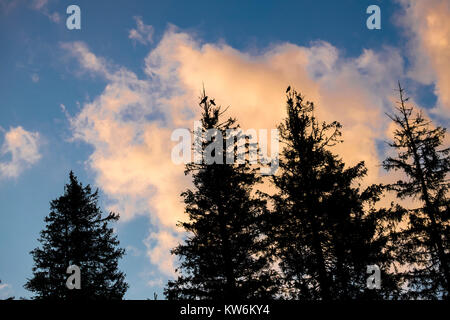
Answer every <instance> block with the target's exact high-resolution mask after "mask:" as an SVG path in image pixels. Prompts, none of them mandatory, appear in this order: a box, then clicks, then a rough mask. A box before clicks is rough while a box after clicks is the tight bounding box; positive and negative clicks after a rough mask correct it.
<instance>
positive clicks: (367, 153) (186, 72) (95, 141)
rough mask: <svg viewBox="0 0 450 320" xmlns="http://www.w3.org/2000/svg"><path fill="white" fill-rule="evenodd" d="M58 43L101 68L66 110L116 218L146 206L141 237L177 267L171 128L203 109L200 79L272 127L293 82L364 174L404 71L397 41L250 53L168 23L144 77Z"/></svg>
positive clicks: (177, 179)
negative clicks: (334, 125)
mask: <svg viewBox="0 0 450 320" xmlns="http://www.w3.org/2000/svg"><path fill="white" fill-rule="evenodd" d="M62 48H63V49H65V50H66V51H67V52H69V53H70V54H72V55H73V56H74V58H75V59H78V61H79V63H80V65H81V67H82V69H83V70H84V71H86V72H89V73H92V74H95V75H98V76H101V77H103V78H104V79H105V80H106V81H107V85H106V87H105V89H104V90H103V92H102V93H101V94H100V95H99V96H98V97H96V98H95V99H93V100H92V101H88V102H86V103H85V104H84V105H83V107H82V110H81V111H80V113H79V114H77V115H76V116H75V117H73V118H71V119H70V122H71V126H72V130H73V136H74V138H75V139H79V140H82V141H85V142H86V143H88V144H90V145H92V146H93V147H94V151H93V153H92V154H91V156H90V157H89V160H88V162H87V163H88V165H89V167H90V169H91V170H93V171H94V172H95V174H96V183H97V185H99V186H100V187H101V188H102V189H103V191H104V192H105V193H106V194H107V195H108V197H109V199H110V200H111V202H110V208H109V209H111V210H114V211H116V212H119V213H120V214H121V217H122V220H125V221H126V220H130V219H132V218H134V217H135V216H137V215H148V216H149V218H150V220H151V222H152V224H153V228H152V231H150V235H149V236H148V238H147V239H145V241H144V243H145V244H146V246H147V255H148V256H149V259H150V261H151V262H152V263H153V264H155V265H157V266H158V267H159V268H160V271H161V272H162V273H163V274H165V275H168V276H173V274H174V258H173V257H172V256H171V255H170V252H169V251H170V249H171V248H173V247H174V245H175V244H176V243H178V241H179V239H180V238H181V236H182V234H181V233H180V232H181V230H179V229H177V228H176V227H175V225H176V223H177V221H180V220H184V219H185V218H186V217H185V215H184V207H183V202H182V199H181V197H180V193H181V192H182V191H183V190H184V189H186V188H187V187H188V186H189V185H190V179H189V177H186V176H185V175H184V168H183V166H182V165H174V164H173V163H172V161H171V149H172V147H173V145H174V144H175V143H173V142H171V140H170V135H171V132H172V131H173V130H174V129H175V128H180V127H184V128H192V125H193V120H194V119H196V118H198V116H199V108H198V96H199V95H200V90H201V87H202V83H205V86H206V89H207V92H208V94H209V95H210V96H213V97H215V98H216V102H219V103H223V104H226V105H231V108H230V109H229V115H231V116H236V117H237V118H238V120H239V123H241V124H242V127H243V128H244V129H246V128H255V129H259V128H261V129H271V128H275V127H276V125H277V124H278V123H279V122H280V121H281V120H282V119H283V118H284V116H285V114H284V113H285V108H284V105H285V96H284V90H285V88H286V87H287V85H289V84H290V85H292V86H294V87H296V88H297V89H299V90H300V91H301V92H302V93H303V94H306V97H307V99H308V100H312V101H314V102H315V103H316V105H318V106H319V107H318V110H317V112H318V115H319V117H320V118H321V119H323V120H327V121H332V120H339V121H341V122H342V123H343V125H344V139H345V143H344V144H342V145H341V146H339V147H337V148H336V152H338V153H339V154H340V155H342V156H343V157H344V160H345V161H346V162H347V164H348V165H352V164H355V163H356V162H358V161H360V160H365V161H366V163H367V165H368V167H369V177H368V179H367V180H366V184H368V183H372V182H378V181H379V180H380V179H381V178H383V179H386V178H388V176H383V173H382V172H381V171H380V166H379V164H380V161H381V159H380V155H379V154H378V153H377V148H376V142H377V139H382V138H383V137H385V134H386V130H387V124H388V121H387V120H386V119H385V115H384V111H387V110H389V111H390V110H391V102H392V100H393V98H392V94H393V93H394V92H393V90H392V89H393V88H394V87H395V84H396V81H397V79H399V78H400V77H401V75H402V73H403V59H402V57H401V56H400V54H399V52H398V51H397V50H396V49H393V48H385V49H383V50H382V51H380V52H375V51H373V50H364V51H363V52H362V54H361V55H360V56H359V57H356V58H352V59H348V58H345V57H343V56H342V55H341V53H340V51H339V50H338V49H337V48H336V47H334V46H332V45H331V44H329V43H326V42H315V43H312V44H311V45H310V46H308V47H301V46H297V45H295V44H291V43H283V44H278V45H274V46H272V47H269V48H267V49H266V50H264V51H263V52H261V53H260V54H256V55H252V54H249V53H246V52H242V51H239V50H236V49H234V48H232V47H230V46H228V45H226V44H223V43H222V44H214V43H204V44H203V43H202V42H201V41H199V40H196V39H194V38H193V37H191V36H190V35H189V34H187V33H184V32H179V31H177V30H176V28H175V27H170V28H169V29H168V30H167V31H166V33H165V35H164V36H163V38H162V40H161V41H160V42H159V43H158V44H157V46H156V47H155V48H154V49H153V50H151V51H150V53H149V54H148V56H147V57H146V59H145V74H146V76H145V77H144V78H143V79H139V78H138V77H137V75H136V74H135V73H134V72H132V71H130V70H127V69H126V68H123V67H118V66H114V65H112V64H108V63H107V62H106V60H105V59H104V58H102V57H97V56H96V55H95V54H94V53H92V52H91V51H90V50H89V48H88V47H87V46H86V45H85V44H84V43H82V42H75V43H64V44H62Z"/></svg>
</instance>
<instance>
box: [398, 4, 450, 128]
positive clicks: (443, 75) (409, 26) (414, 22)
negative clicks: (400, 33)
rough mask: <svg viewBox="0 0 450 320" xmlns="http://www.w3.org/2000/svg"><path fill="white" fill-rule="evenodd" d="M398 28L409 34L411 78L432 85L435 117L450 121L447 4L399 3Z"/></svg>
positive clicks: (449, 12) (449, 16) (449, 9)
mask: <svg viewBox="0 0 450 320" xmlns="http://www.w3.org/2000/svg"><path fill="white" fill-rule="evenodd" d="M399 2H400V3H401V4H402V6H403V9H404V13H403V14H402V15H401V16H400V17H401V24H402V25H403V27H404V28H405V30H407V32H408V33H409V36H410V37H411V41H410V44H409V54H410V55H411V57H412V58H413V63H414V65H413V68H412V70H411V72H410V76H411V77H413V78H414V79H415V80H417V81H419V82H423V83H426V84H431V83H433V84H434V85H435V93H436V95H437V97H438V105H437V107H436V108H435V109H434V110H433V112H434V113H435V114H438V115H440V116H445V117H446V118H447V119H448V118H450V90H449V88H450V1H448V0H399Z"/></svg>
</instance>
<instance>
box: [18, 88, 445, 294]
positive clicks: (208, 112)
mask: <svg viewBox="0 0 450 320" xmlns="http://www.w3.org/2000/svg"><path fill="white" fill-rule="evenodd" d="M398 94H399V99H400V101H399V102H398V105H397V106H395V108H394V109H393V110H394V111H393V113H392V114H387V115H386V121H391V122H392V125H393V126H394V127H395V129H394V135H393V140H392V141H389V142H388V146H389V155H390V156H389V157H387V158H386V159H385V160H384V161H383V162H382V163H380V166H382V167H383V168H384V169H385V170H387V171H397V172H399V173H400V175H401V176H402V179H401V180H399V181H396V182H394V183H392V184H382V183H378V184H373V185H369V186H367V187H362V185H363V181H364V178H365V176H366V175H367V168H366V166H365V163H364V159H360V160H361V161H360V162H359V163H357V164H356V165H354V166H346V165H345V163H344V161H343V159H342V158H341V157H340V156H339V154H336V153H335V152H334V151H333V147H334V146H335V145H336V144H339V143H341V142H342V139H341V138H342V135H341V132H342V131H343V130H345V128H342V126H341V124H340V123H339V122H337V121H333V122H331V123H327V122H323V121H322V120H321V119H318V118H317V117H316V114H317V112H315V111H316V110H317V108H320V106H316V105H315V104H314V102H311V101H307V100H306V97H305V96H304V95H302V94H301V93H299V92H297V91H296V90H295V89H294V88H293V87H291V86H288V87H287V90H286V105H285V108H286V116H285V119H284V120H283V121H282V122H281V123H280V124H279V126H278V130H279V132H280V143H281V146H282V147H281V154H280V159H279V169H278V171H277V173H276V174H275V175H273V176H261V175H259V174H258V171H257V168H256V167H257V166H255V165H251V164H250V163H249V161H248V159H246V160H245V162H244V163H232V164H230V163H226V161H222V162H223V164H218V163H213V164H206V163H189V164H187V165H186V168H185V174H187V175H189V176H190V177H192V182H193V184H192V187H191V188H189V189H187V190H185V191H184V192H183V193H182V194H181V198H182V199H183V201H184V204H185V214H186V216H187V220H186V221H185V222H179V224H178V227H179V228H180V230H181V231H185V232H186V233H187V237H186V238H185V239H184V241H183V242H182V243H181V244H179V245H178V246H177V247H175V248H173V250H172V254H173V255H176V257H177V258H178V262H179V264H178V268H177V270H176V271H177V272H178V276H177V277H176V279H174V280H170V281H168V283H167V284H166V286H165V289H164V294H165V297H166V298H167V299H168V300H185V299H187V300H248V299H281V300H284V299H287V300H303V301H311V300H313V301H315V300H321V301H329V300H397V299H449V291H450V256H449V255H450V239H449V235H450V232H449V231H450V230H449V228H450V223H449V212H450V210H449V199H448V190H449V185H450V182H449V179H448V173H449V167H450V148H448V147H447V148H446V147H445V146H444V139H445V134H446V128H442V127H436V126H434V125H433V124H432V123H431V121H430V120H428V119H427V118H426V117H425V116H424V115H423V114H422V113H421V112H420V111H419V110H418V109H415V108H414V107H412V106H410V105H409V104H408V98H407V97H406V96H405V95H406V94H405V91H404V89H403V88H402V87H401V85H400V83H399V84H398ZM199 107H200V108H201V119H199V120H201V122H202V127H203V130H205V131H206V130H208V129H216V130H217V131H219V132H221V133H223V137H226V134H225V133H226V131H227V130H228V129H235V128H238V127H239V125H238V119H234V118H229V117H227V115H226V111H227V110H226V109H225V110H224V109H222V108H221V106H220V105H219V103H218V102H216V101H215V100H214V99H212V98H210V97H208V96H207V95H206V93H205V92H204V91H203V94H202V96H201V97H200V98H199ZM213 142H214V139H211V141H203V143H202V145H201V149H202V150H201V151H204V150H205V149H206V148H207V146H208V145H209V144H210V143H213ZM222 143H223V146H224V148H225V146H226V145H227V138H225V139H224V140H223V142H222ZM231 145H232V146H233V150H234V152H235V153H236V152H237V150H238V148H237V142H236V141H234V140H233V142H231ZM246 147H247V148H248V147H249V145H248V143H247V144H246ZM223 156H224V157H225V155H223ZM166 161H170V159H166ZM262 182H264V183H267V184H270V185H271V186H272V187H273V188H274V190H275V192H274V194H271V195H269V194H266V193H263V192H261V191H259V190H258V184H260V183H262ZM156 183H157V182H156ZM386 194H393V195H394V196H395V197H396V199H397V200H396V201H392V202H391V203H390V204H389V205H388V206H387V207H385V206H383V205H381V201H380V200H381V199H382V197H383V196H385V195H386ZM412 199H413V200H414V203H415V204H417V203H418V204H419V205H418V206H416V207H413V208H410V207H405V206H402V203H404V200H412ZM118 219H119V215H118V214H115V213H109V214H108V215H105V214H104V213H103V212H102V211H101V209H100V207H99V206H98V192H97V191H92V190H91V187H90V186H89V185H87V186H83V184H82V183H81V182H79V181H78V179H77V177H76V176H75V174H74V173H73V172H70V174H69V183H68V184H67V185H66V186H65V188H64V194H63V195H62V196H61V197H59V198H57V199H55V200H53V201H51V203H50V213H49V215H48V216H47V217H46V218H45V223H46V225H45V229H44V230H42V231H41V233H40V238H39V242H40V246H39V247H38V248H36V249H34V250H33V251H32V252H31V255H32V257H33V260H34V266H33V269H32V272H33V275H32V277H31V278H30V279H27V282H26V284H25V288H26V289H27V290H30V291H31V292H33V293H34V296H33V299H44V300H48V299H50V300H118V299H123V297H124V295H125V293H126V291H127V289H128V284H127V283H126V282H125V274H124V273H123V272H122V271H120V270H119V267H118V263H119V260H120V259H121V258H122V256H123V255H124V254H125V250H124V249H122V248H120V243H119V241H118V239H117V236H116V235H115V234H114V232H113V229H112V227H111V223H113V222H115V221H117V220H118ZM70 265H77V266H78V267H80V270H81V288H80V289H79V290H78V289H74V290H70V289H68V288H67V286H66V281H67V278H68V276H69V275H68V274H67V273H66V270H67V268H68V267H69V266H70ZM373 265H376V266H377V267H379V269H380V271H381V285H380V286H379V287H378V288H372V287H370V286H368V280H367V279H368V277H369V276H370V274H368V273H367V267H368V266H373Z"/></svg>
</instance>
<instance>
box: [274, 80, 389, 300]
mask: <svg viewBox="0 0 450 320" xmlns="http://www.w3.org/2000/svg"><path fill="white" fill-rule="evenodd" d="M286 92H287V114H288V115H287V118H286V119H285V121H284V122H283V123H282V124H281V125H280V126H279V131H280V136H281V141H282V142H283V143H284V149H283V152H282V157H281V159H280V174H279V175H275V176H273V182H274V184H275V186H276V187H277V189H278V193H277V194H276V195H275V196H274V197H273V200H274V204H275V211H274V213H273V214H272V215H271V221H270V223H269V225H268V228H267V230H268V231H267V232H268V235H269V238H271V239H272V240H273V244H274V252H275V255H276V256H277V257H278V258H279V260H280V267H281V269H282V271H283V273H284V281H285V284H284V287H285V290H284V291H285V292H287V293H288V296H289V297H291V298H294V299H310V300H317V299H323V300H331V299H356V298H382V297H387V296H392V295H395V288H396V281H395V279H394V278H393V276H392V275H390V274H388V273H387V272H386V271H387V270H388V268H389V266H390V264H391V263H392V261H391V257H390V256H389V255H388V254H387V253H383V250H382V249H383V248H384V246H385V245H386V242H387V238H386V237H384V236H382V234H384V233H385V230H383V226H382V225H381V224H379V223H378V221H379V220H380V219H382V218H384V217H385V216H386V215H389V214H390V213H391V212H390V210H376V209H375V206H374V205H375V203H376V202H377V201H378V200H379V197H380V195H381V192H382V187H381V186H379V185H373V186H371V187H369V188H366V189H365V190H363V191H361V187H360V185H359V181H360V180H361V179H362V178H363V177H364V176H365V175H366V172H367V169H366V168H365V166H364V162H360V163H358V164H357V165H355V166H353V167H349V168H345V166H344V163H343V162H342V160H340V159H339V158H338V156H337V155H335V154H333V153H332V152H331V151H330V150H329V149H330V148H331V147H332V146H334V145H335V144H337V143H339V142H341V140H340V137H341V132H340V129H341V125H340V124H339V123H338V122H332V123H329V124H327V123H325V122H323V123H319V121H318V120H317V119H316V117H315V116H314V109H315V107H314V104H313V102H309V101H308V102H306V101H304V97H302V96H301V95H300V94H299V93H297V91H295V90H294V89H292V88H290V87H289V88H288V90H286ZM374 264H376V265H378V266H379V267H380V268H381V270H382V271H383V277H382V281H383V286H382V289H380V290H369V289H368V288H367V281H366V280H367V277H368V275H367V273H366V271H367V266H368V265H374Z"/></svg>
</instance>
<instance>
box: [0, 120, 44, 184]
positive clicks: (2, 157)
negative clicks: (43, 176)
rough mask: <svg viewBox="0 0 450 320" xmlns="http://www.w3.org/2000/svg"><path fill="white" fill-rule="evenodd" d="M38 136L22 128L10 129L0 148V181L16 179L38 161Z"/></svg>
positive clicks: (39, 155) (39, 156)
mask: <svg viewBox="0 0 450 320" xmlns="http://www.w3.org/2000/svg"><path fill="white" fill-rule="evenodd" d="M39 143H40V136H39V133H37V132H29V131H26V130H25V129H23V128H22V127H20V126H19V127H16V128H11V129H10V130H9V131H7V132H6V133H5V135H4V142H3V144H2V146H1V148H0V179H1V178H17V177H18V176H19V175H20V174H21V173H22V172H23V171H24V170H26V169H28V168H30V167H31V166H32V165H33V164H35V163H36V162H38V161H39V159H40V158H41V154H40V153H39Z"/></svg>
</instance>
